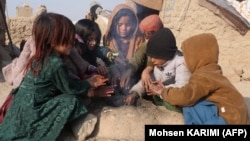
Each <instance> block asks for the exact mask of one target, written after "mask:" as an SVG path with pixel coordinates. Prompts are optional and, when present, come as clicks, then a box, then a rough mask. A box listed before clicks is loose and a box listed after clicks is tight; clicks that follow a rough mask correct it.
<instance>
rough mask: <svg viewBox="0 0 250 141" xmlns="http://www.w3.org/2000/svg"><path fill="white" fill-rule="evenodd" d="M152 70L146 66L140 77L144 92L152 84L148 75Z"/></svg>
mask: <svg viewBox="0 0 250 141" xmlns="http://www.w3.org/2000/svg"><path fill="white" fill-rule="evenodd" d="M152 70H153V68H152V67H149V66H147V67H146V68H145V69H144V70H143V72H142V75H141V81H142V86H143V87H144V88H145V90H146V91H149V85H150V83H151V82H152V80H151V77H150V73H151V71H152Z"/></svg>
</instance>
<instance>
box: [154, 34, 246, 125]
mask: <svg viewBox="0 0 250 141" xmlns="http://www.w3.org/2000/svg"><path fill="white" fill-rule="evenodd" d="M181 49H182V50H183V54H184V58H185V62H186V66H187V68H188V69H189V70H190V72H191V73H192V74H191V77H190V80H189V82H188V83H187V84H186V85H185V86H183V87H181V88H174V87H168V88H165V87H164V86H162V85H161V83H154V84H152V85H151V86H150V89H151V91H152V94H153V95H158V96H161V97H162V98H163V100H164V101H166V102H168V103H170V104H171V105H175V106H180V107H183V115H184V119H185V123H186V124H247V120H248V110H247V105H246V103H245V101H244V98H243V97H242V95H241V94H240V93H239V92H238V90H237V89H236V88H235V87H234V86H233V85H232V84H231V83H230V81H229V80H228V79H227V78H226V77H225V76H223V75H222V70H221V67H220V66H219V65H218V58H219V46H218V43H217V40H216V37H215V36H214V35H213V34H210V33H204V34H199V35H195V36H193V37H190V38H188V39H187V40H185V41H184V42H183V43H182V47H181Z"/></svg>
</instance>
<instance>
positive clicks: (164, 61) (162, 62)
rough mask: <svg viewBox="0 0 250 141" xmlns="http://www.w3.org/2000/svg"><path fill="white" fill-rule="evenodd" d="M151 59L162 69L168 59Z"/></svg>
mask: <svg viewBox="0 0 250 141" xmlns="http://www.w3.org/2000/svg"><path fill="white" fill-rule="evenodd" d="M150 58H151V62H152V63H153V64H154V66H157V67H160V66H162V65H163V64H165V63H166V62H167V60H166V59H159V58H154V57H150Z"/></svg>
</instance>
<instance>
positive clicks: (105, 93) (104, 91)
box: [94, 86, 115, 97]
mask: <svg viewBox="0 0 250 141" xmlns="http://www.w3.org/2000/svg"><path fill="white" fill-rule="evenodd" d="M114 91H115V88H114V87H113V86H100V87H98V88H96V89H95V90H94V96H95V97H109V96H111V95H112V94H114Z"/></svg>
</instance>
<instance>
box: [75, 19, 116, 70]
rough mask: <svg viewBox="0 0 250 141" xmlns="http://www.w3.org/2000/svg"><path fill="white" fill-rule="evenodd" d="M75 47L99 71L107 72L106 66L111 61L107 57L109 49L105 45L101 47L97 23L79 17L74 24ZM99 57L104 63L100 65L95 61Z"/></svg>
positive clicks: (109, 52)
mask: <svg viewBox="0 0 250 141" xmlns="http://www.w3.org/2000/svg"><path fill="white" fill-rule="evenodd" d="M75 28H76V39H77V40H76V44H75V45H76V47H77V48H78V49H79V53H80V55H81V56H82V58H83V59H84V60H86V61H87V62H89V63H90V64H91V65H94V66H95V67H97V71H98V72H99V73H102V74H105V73H107V71H108V70H107V68H106V67H105V66H109V65H110V64H111V63H112V60H110V59H109V56H108V55H109V54H110V55H111V53H112V52H111V51H110V50H109V48H107V47H104V46H103V47H101V46H100V41H101V30H100V28H99V26H98V24H97V23H95V22H94V21H91V20H89V19H81V20H79V21H78V22H77V23H76V24H75ZM97 58H100V59H101V60H102V61H103V62H104V63H105V64H104V65H101V64H99V62H98V61H97Z"/></svg>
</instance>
